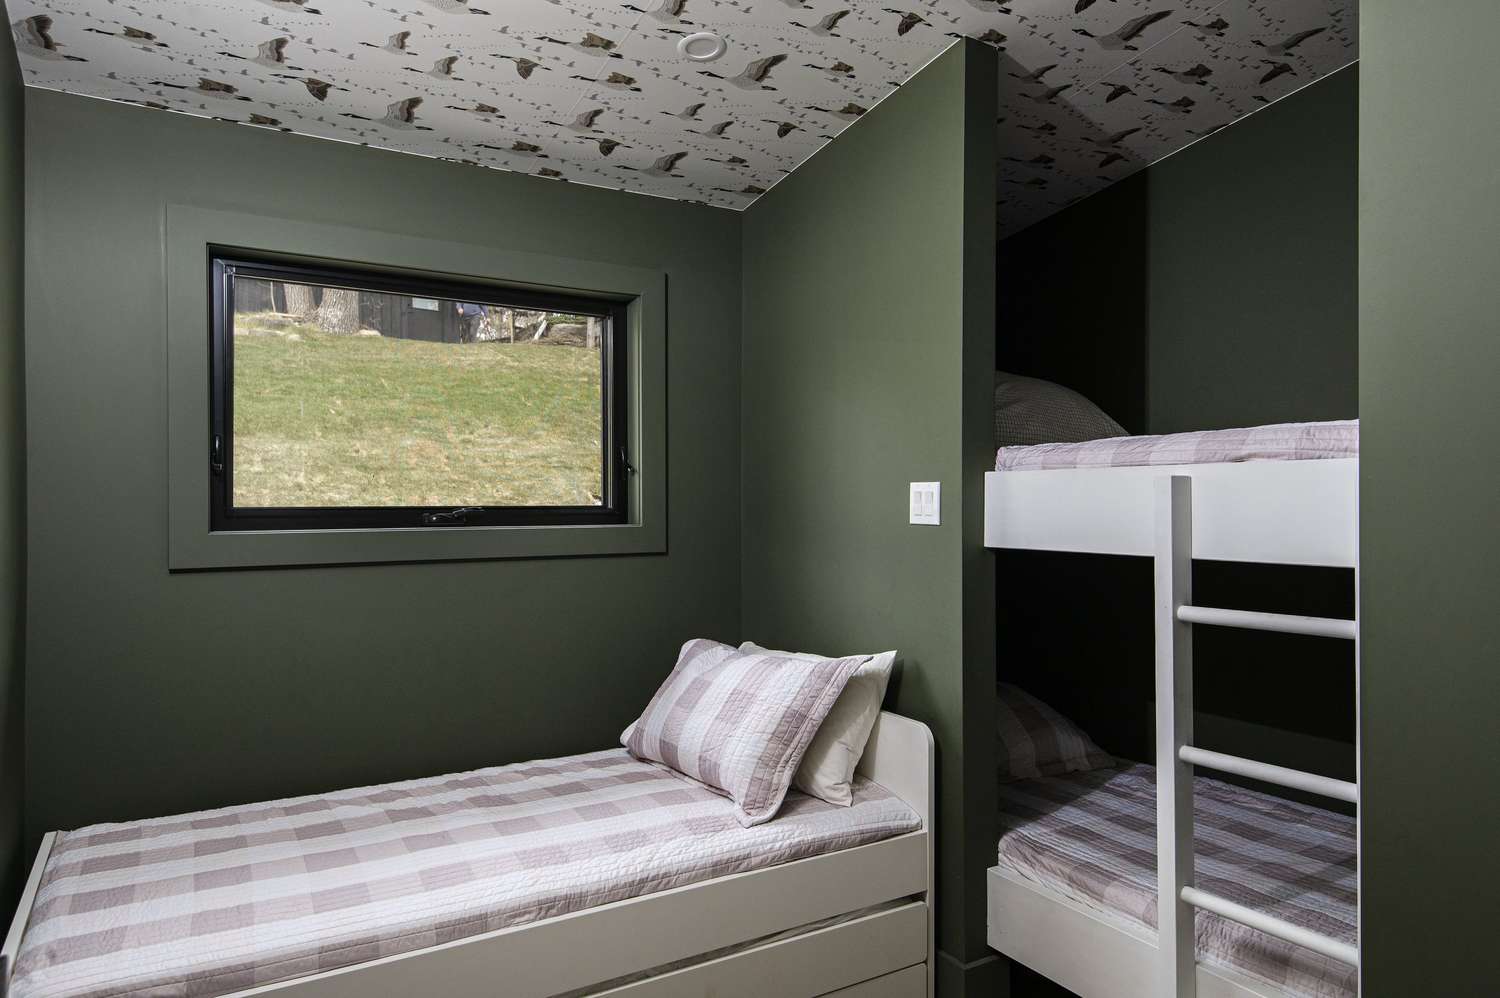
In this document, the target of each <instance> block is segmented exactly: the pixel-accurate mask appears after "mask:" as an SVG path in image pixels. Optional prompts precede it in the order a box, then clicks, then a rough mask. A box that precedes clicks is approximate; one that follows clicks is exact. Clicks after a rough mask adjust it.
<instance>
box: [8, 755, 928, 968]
mask: <svg viewBox="0 0 1500 998" xmlns="http://www.w3.org/2000/svg"><path fill="white" fill-rule="evenodd" d="M920 825H921V822H920V819H919V818H918V817H917V815H916V814H915V813H914V812H912V811H911V809H910V808H908V807H907V806H906V805H905V804H904V803H903V802H902V801H900V800H899V799H898V798H896V797H895V796H893V795H892V794H890V793H889V792H887V791H886V790H885V789H883V788H882V787H879V786H877V785H875V784H873V783H870V782H868V781H866V780H860V781H858V782H857V784H856V787H855V796H854V805H853V806H852V807H848V808H843V807H835V806H833V805H831V804H826V803H824V802H822V801H819V800H816V799H814V798H810V797H807V796H804V795H802V794H800V793H792V794H790V795H788V797H787V800H786V803H785V805H784V806H783V809H782V812H781V814H780V815H779V816H778V817H777V818H775V819H774V820H772V821H769V822H766V823H765V824H761V825H756V826H754V827H751V828H744V827H741V825H740V823H739V822H738V821H737V820H735V814H734V806H733V804H732V803H731V802H730V801H729V800H727V799H726V798H724V797H721V796H718V795H717V794H714V793H712V792H710V791H709V790H707V789H705V788H703V787H702V786H700V785H698V784H694V783H691V782H689V781H687V780H685V779H683V778H681V777H679V776H675V775H673V774H671V773H669V772H667V771H666V770H664V769H662V768H660V767H657V766H654V765H651V764H649V763H644V762H640V761H638V760H636V759H633V758H631V757H630V755H629V754H628V753H627V752H625V750H624V749H612V750H608V751H604V752H595V753H591V754H587V755H578V756H571V757H567V758H562V759H552V760H546V761H540V762H528V763H520V764H516V765H511V766H501V767H497V768H493V769H481V770H476V771H474V772H470V773H461V774H456V775H451V776H440V777H434V778H430V779H422V780H412V781H408V782H404V783H393V784H388V785H385V786H380V787H366V788H362V789H357V790H345V791H340V792H338V793H331V794H319V795H314V796H309V797H299V798H294V799H289V800H282V801H275V802H272V803H266V804H253V805H247V806H237V807H228V808H223V809H220V810H214V811H202V812H199V813H196V814H187V815H180V816H177V817H171V818H158V819H153V820H150V821H132V822H127V823H123V824H106V825H93V826H90V827H88V828H81V829H79V830H77V831H73V832H64V833H61V834H60V836H59V838H58V840H57V842H56V845H55V847H54V849H53V852H52V856H51V858H50V859H49V860H48V862H47V866H46V869H45V872H44V874H43V877H42V881H41V887H40V891H39V893H38V896H37V901H36V905H35V907H34V910H33V914H32V920H31V924H30V926H29V927H28V929H27V931H26V936H25V939H24V941H23V943H22V946H21V951H20V955H19V957H18V960H17V967H16V974H15V977H14V978H13V991H12V994H13V995H15V996H17V998H42V996H46V998H57V996H64V995H66V996H80V995H87V996H104V995H111V996H122V995H131V996H134V998H140V996H145V995H151V996H166V995H173V996H177V995H183V996H185V995H194V996H211V995H222V994H226V993H228V992H232V991H236V990H240V989H244V988H249V987H252V986H255V985H260V984H267V983H270V982H274V981H281V980H286V979H288V978H295V977H299V976H303V975H306V974H310V973H315V972H318V971H322V970H329V969H333V968H337V967H344V966H349V965H351V964H356V963H361V962H364V961H368V960H372V959H375V958H378V957H383V956H389V955H392V954H396V953H402V952H406V951H410V950H414V949H420V948H422V947H426V946H432V945H435V944H438V943H443V942H448V941H451V940H455V939H461V938H464V937H466V936H471V935H477V934H480V933H484V932H489V931H492V930H495V929H501V928H506V927H508V926H514V925H520V924H523V923H527V922H533V921H537V920H540V919H544V918H549V917H551V916H554V915H561V914H564V913H567V912H571V911H578V910H581V909H584V908H590V907H593V906H595V905H601V904H607V903H609V902H612V901H618V900H622V899H625V898H631V897H636V896H639V895H642V894H648V893H651V892H653V891H661V890H666V889H668V888H672V887H676V886H679V885H682V884H688V883H693V882H695V881H701V880H707V879H710V878H712V877H718V876H724V875H727V874H731V873H737V872H741V871H745V870H754V869H761V868H764V867H769V866H773V865H775V864H778V863H785V862H789V861H792V860H796V859H801V858H804V857H807V856H813V855H817V854H821V853H826V852H833V851H835V850H839V849H845V848H849V847H853V846H857V845H862V844H864V843H867V842H873V841H876V840H879V839H882V838H887V837H891V836H894V835H899V834H902V833H904V832H909V831H914V830H916V829H917V828H919V827H920Z"/></svg>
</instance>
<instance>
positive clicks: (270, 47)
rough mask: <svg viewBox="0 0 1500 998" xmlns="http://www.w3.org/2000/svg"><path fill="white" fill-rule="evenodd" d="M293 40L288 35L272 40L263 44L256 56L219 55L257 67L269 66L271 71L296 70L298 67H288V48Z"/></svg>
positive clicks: (227, 53) (256, 51)
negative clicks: (243, 60) (250, 63)
mask: <svg viewBox="0 0 1500 998" xmlns="http://www.w3.org/2000/svg"><path fill="white" fill-rule="evenodd" d="M290 43H291V39H290V38H288V37H287V36H286V35H282V36H281V37H280V38H272V39H271V40H269V41H264V42H261V43H260V44H259V45H257V46H256V48H255V55H253V56H243V55H239V54H238V53H235V52H220V53H219V55H222V56H228V57H229V58H231V59H246V60H248V61H250V62H253V63H255V64H256V65H257V66H267V67H269V68H271V69H296V68H297V67H296V66H292V65H288V64H287V61H286V47H287V45H288V44H290Z"/></svg>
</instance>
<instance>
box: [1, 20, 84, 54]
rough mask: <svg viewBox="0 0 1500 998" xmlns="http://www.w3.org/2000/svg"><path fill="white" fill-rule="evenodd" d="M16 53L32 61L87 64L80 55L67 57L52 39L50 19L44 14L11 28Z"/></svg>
mask: <svg viewBox="0 0 1500 998" xmlns="http://www.w3.org/2000/svg"><path fill="white" fill-rule="evenodd" d="M10 27H11V34H12V35H13V36H14V37H15V40H16V51H17V52H19V53H20V54H21V55H29V56H31V57H32V58H33V59H61V60H64V61H66V62H88V60H87V59H85V58H84V57H83V56H81V55H67V54H65V53H64V52H63V50H62V46H61V45H59V44H57V42H56V41H55V40H54V39H53V37H52V18H51V17H49V16H48V15H46V14H37V15H36V16H34V17H27V18H23V19H21V20H19V21H17V22H15V23H14V24H12V25H11V26H10Z"/></svg>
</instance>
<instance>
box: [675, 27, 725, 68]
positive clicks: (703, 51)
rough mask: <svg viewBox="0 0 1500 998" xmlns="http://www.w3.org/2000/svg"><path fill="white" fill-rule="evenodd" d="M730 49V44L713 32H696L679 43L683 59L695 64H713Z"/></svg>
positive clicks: (679, 50)
mask: <svg viewBox="0 0 1500 998" xmlns="http://www.w3.org/2000/svg"><path fill="white" fill-rule="evenodd" d="M728 48H729V43H728V42H726V41H724V39H722V38H720V37H719V36H718V35H716V34H714V33H713V32H712V31H695V32H693V33H692V34H691V35H687V36H685V37H683V38H681V39H680V40H679V41H678V42H677V51H678V52H679V53H680V54H681V55H682V57H683V58H684V59H691V60H693V61H694V62H713V61H714V60H715V59H717V58H718V57H719V56H721V55H723V54H724V52H725V50H726V49H728Z"/></svg>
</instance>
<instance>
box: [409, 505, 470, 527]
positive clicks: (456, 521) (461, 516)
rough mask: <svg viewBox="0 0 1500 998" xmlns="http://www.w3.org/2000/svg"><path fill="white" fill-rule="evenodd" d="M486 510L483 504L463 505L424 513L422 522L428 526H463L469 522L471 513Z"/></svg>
mask: <svg viewBox="0 0 1500 998" xmlns="http://www.w3.org/2000/svg"><path fill="white" fill-rule="evenodd" d="M482 512H484V507H483V506H461V507H459V508H458V509H446V510H440V511H438V512H435V513H423V514H422V524H423V525H424V526H428V527H462V526H464V525H465V524H467V523H468V522H469V514H470V513H482Z"/></svg>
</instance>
